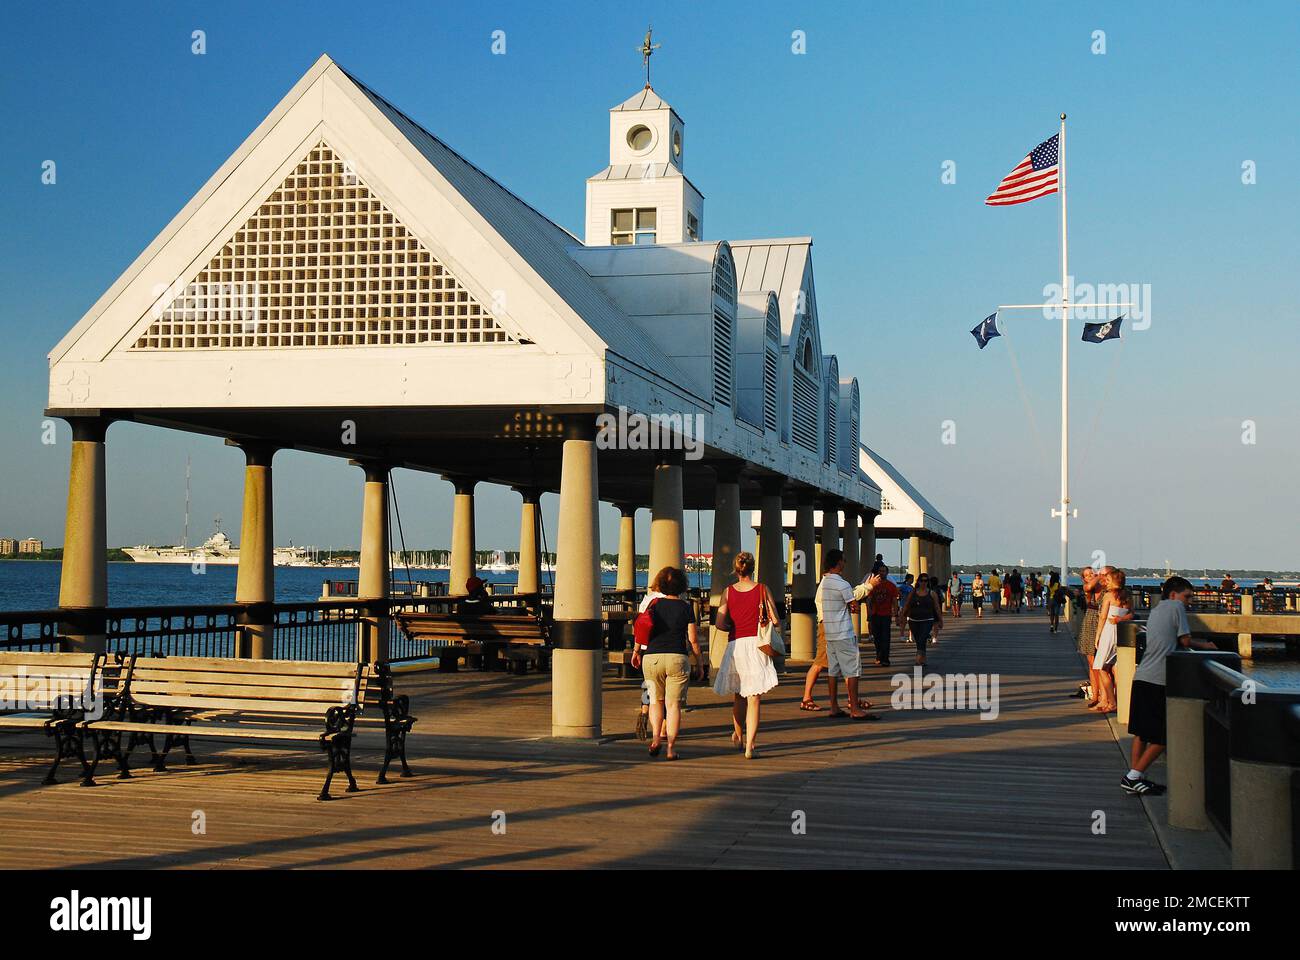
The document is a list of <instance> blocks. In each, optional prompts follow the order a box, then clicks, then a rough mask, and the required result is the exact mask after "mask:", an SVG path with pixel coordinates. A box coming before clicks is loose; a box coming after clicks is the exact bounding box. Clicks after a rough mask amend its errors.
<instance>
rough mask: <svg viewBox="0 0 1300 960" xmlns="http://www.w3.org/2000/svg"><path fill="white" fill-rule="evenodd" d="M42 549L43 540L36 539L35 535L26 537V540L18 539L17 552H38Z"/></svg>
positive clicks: (43, 546)
mask: <svg viewBox="0 0 1300 960" xmlns="http://www.w3.org/2000/svg"><path fill="white" fill-rule="evenodd" d="M44 549H45V543H44V541H41V540H37V539H36V538H35V537H28V538H27V539H26V540H19V541H18V552H19V553H40V552H41V551H42V550H44Z"/></svg>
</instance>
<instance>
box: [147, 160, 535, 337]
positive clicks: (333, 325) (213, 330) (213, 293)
mask: <svg viewBox="0 0 1300 960" xmlns="http://www.w3.org/2000/svg"><path fill="white" fill-rule="evenodd" d="M164 296H165V297H166V300H165V301H160V303H161V302H165V303H166V305H165V306H164V307H162V308H161V310H160V312H159V314H158V315H157V319H156V320H155V322H154V323H153V324H151V325H150V327H149V329H148V330H147V331H145V333H144V335H143V336H141V337H140V338H139V339H138V340H137V341H136V342H135V344H134V346H133V347H132V349H133V350H190V349H195V350H198V349H212V348H230V347H253V348H257V347H355V346H363V345H367V346H368V345H392V344H441V343H447V344H468V343H506V342H512V341H513V338H512V337H511V336H510V335H509V334H508V333H506V331H505V330H504V329H502V328H501V327H500V326H499V325H498V324H497V322H496V321H495V320H494V319H493V318H492V316H491V314H490V313H489V312H488V311H487V310H485V309H484V308H483V307H482V306H481V305H480V304H479V303H478V302H477V301H476V300H475V299H474V298H473V297H471V296H470V294H469V291H467V290H466V289H465V287H463V286H462V285H461V284H460V283H459V281H457V279H456V278H455V277H453V276H452V275H451V274H450V273H449V272H447V270H446V268H445V267H443V266H442V264H440V263H439V262H438V261H437V260H435V259H434V257H433V255H432V254H430V253H429V251H428V250H426V249H425V248H424V247H423V245H422V244H421V243H420V242H419V241H418V240H417V239H416V238H415V237H413V236H412V235H411V234H410V233H409V232H408V231H407V229H406V228H405V227H404V226H403V225H402V224H401V223H399V222H398V220H397V218H396V217H394V216H393V214H392V212H391V211H389V210H388V208H387V207H385V206H384V204H383V203H382V202H380V200H379V199H378V198H377V197H375V195H374V194H373V193H371V191H370V189H369V188H368V187H367V186H366V185H365V184H364V183H362V182H361V180H360V179H359V178H358V176H357V175H356V173H355V172H353V171H352V170H351V169H350V168H349V167H348V166H347V164H345V163H344V161H343V160H342V159H341V158H340V157H338V156H337V155H336V154H335V153H334V151H333V150H332V149H331V148H330V147H329V145H328V144H326V143H324V142H323V141H322V142H321V143H318V144H317V145H316V146H315V147H314V148H313V149H312V151H311V152H310V153H309V154H308V155H307V157H306V158H305V159H304V160H303V161H302V162H301V163H300V164H298V166H297V168H296V169H295V170H294V171H293V173H291V174H290V175H289V176H288V178H287V179H286V180H285V181H284V183H282V184H281V185H280V186H279V188H278V189H277V190H276V191H275V192H274V193H273V194H271V196H270V198H268V199H267V201H266V202H265V203H263V204H262V206H261V207H260V208H259V209H258V211H257V213H255V214H254V215H253V216H252V218H251V219H250V220H249V221H248V222H247V223H245V224H244V225H243V226H242V227H240V228H239V230H238V231H237V232H236V233H235V235H234V236H233V237H232V238H231V239H230V241H229V242H228V243H227V244H226V245H225V246H224V247H222V249H221V251H220V252H219V253H218V254H217V255H216V257H214V258H213V260H212V261H211V262H210V263H209V264H208V265H207V266H206V267H205V268H204V269H203V270H202V271H201V272H200V273H199V275H198V276H197V277H196V278H195V280H194V282H193V283H191V284H189V285H188V286H187V287H186V288H185V289H183V290H180V291H171V292H170V295H167V294H165V295H164Z"/></svg>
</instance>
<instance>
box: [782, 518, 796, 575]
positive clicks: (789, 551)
mask: <svg viewBox="0 0 1300 960" xmlns="http://www.w3.org/2000/svg"><path fill="white" fill-rule="evenodd" d="M784 531H785V528H784V527H782V532H783V533H784ZM785 585H786V586H787V587H793V586H794V531H793V530H791V531H790V539H789V540H788V541H786V544H785Z"/></svg>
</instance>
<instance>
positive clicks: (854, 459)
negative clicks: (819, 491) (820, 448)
mask: <svg viewBox="0 0 1300 960" xmlns="http://www.w3.org/2000/svg"><path fill="white" fill-rule="evenodd" d="M839 386H840V390H839V393H840V396H839V406H840V444H839V457H838V461H839V464H838V465H839V469H840V473H843V474H846V475H848V476H850V477H852V476H855V475H856V474H857V470H858V446H859V445H860V443H861V437H862V399H861V392H860V391H859V389H858V378H857V377H849V378H846V379H844V380H841V381H840V385H839Z"/></svg>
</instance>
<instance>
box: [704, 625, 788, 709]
mask: <svg viewBox="0 0 1300 960" xmlns="http://www.w3.org/2000/svg"><path fill="white" fill-rule="evenodd" d="M778 682H779V680H778V678H777V675H776V667H774V666H773V665H772V658H771V657H769V656H768V655H767V654H766V653H764V652H763V651H762V650H760V649H758V637H737V638H736V639H735V640H732V641H731V642H730V643H729V644H727V650H726V652H725V653H724V654H723V655H722V663H721V665H719V667H718V676H717V678H716V679H715V680H714V681H713V692H714V693H716V694H720V695H721V696H724V697H726V696H733V695H735V694H737V693H738V694H740V695H741V696H742V697H756V696H758V695H759V694H762V693H767V691H769V690H771V689H772V688H773V687H775V686H776V685H777V683H778Z"/></svg>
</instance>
